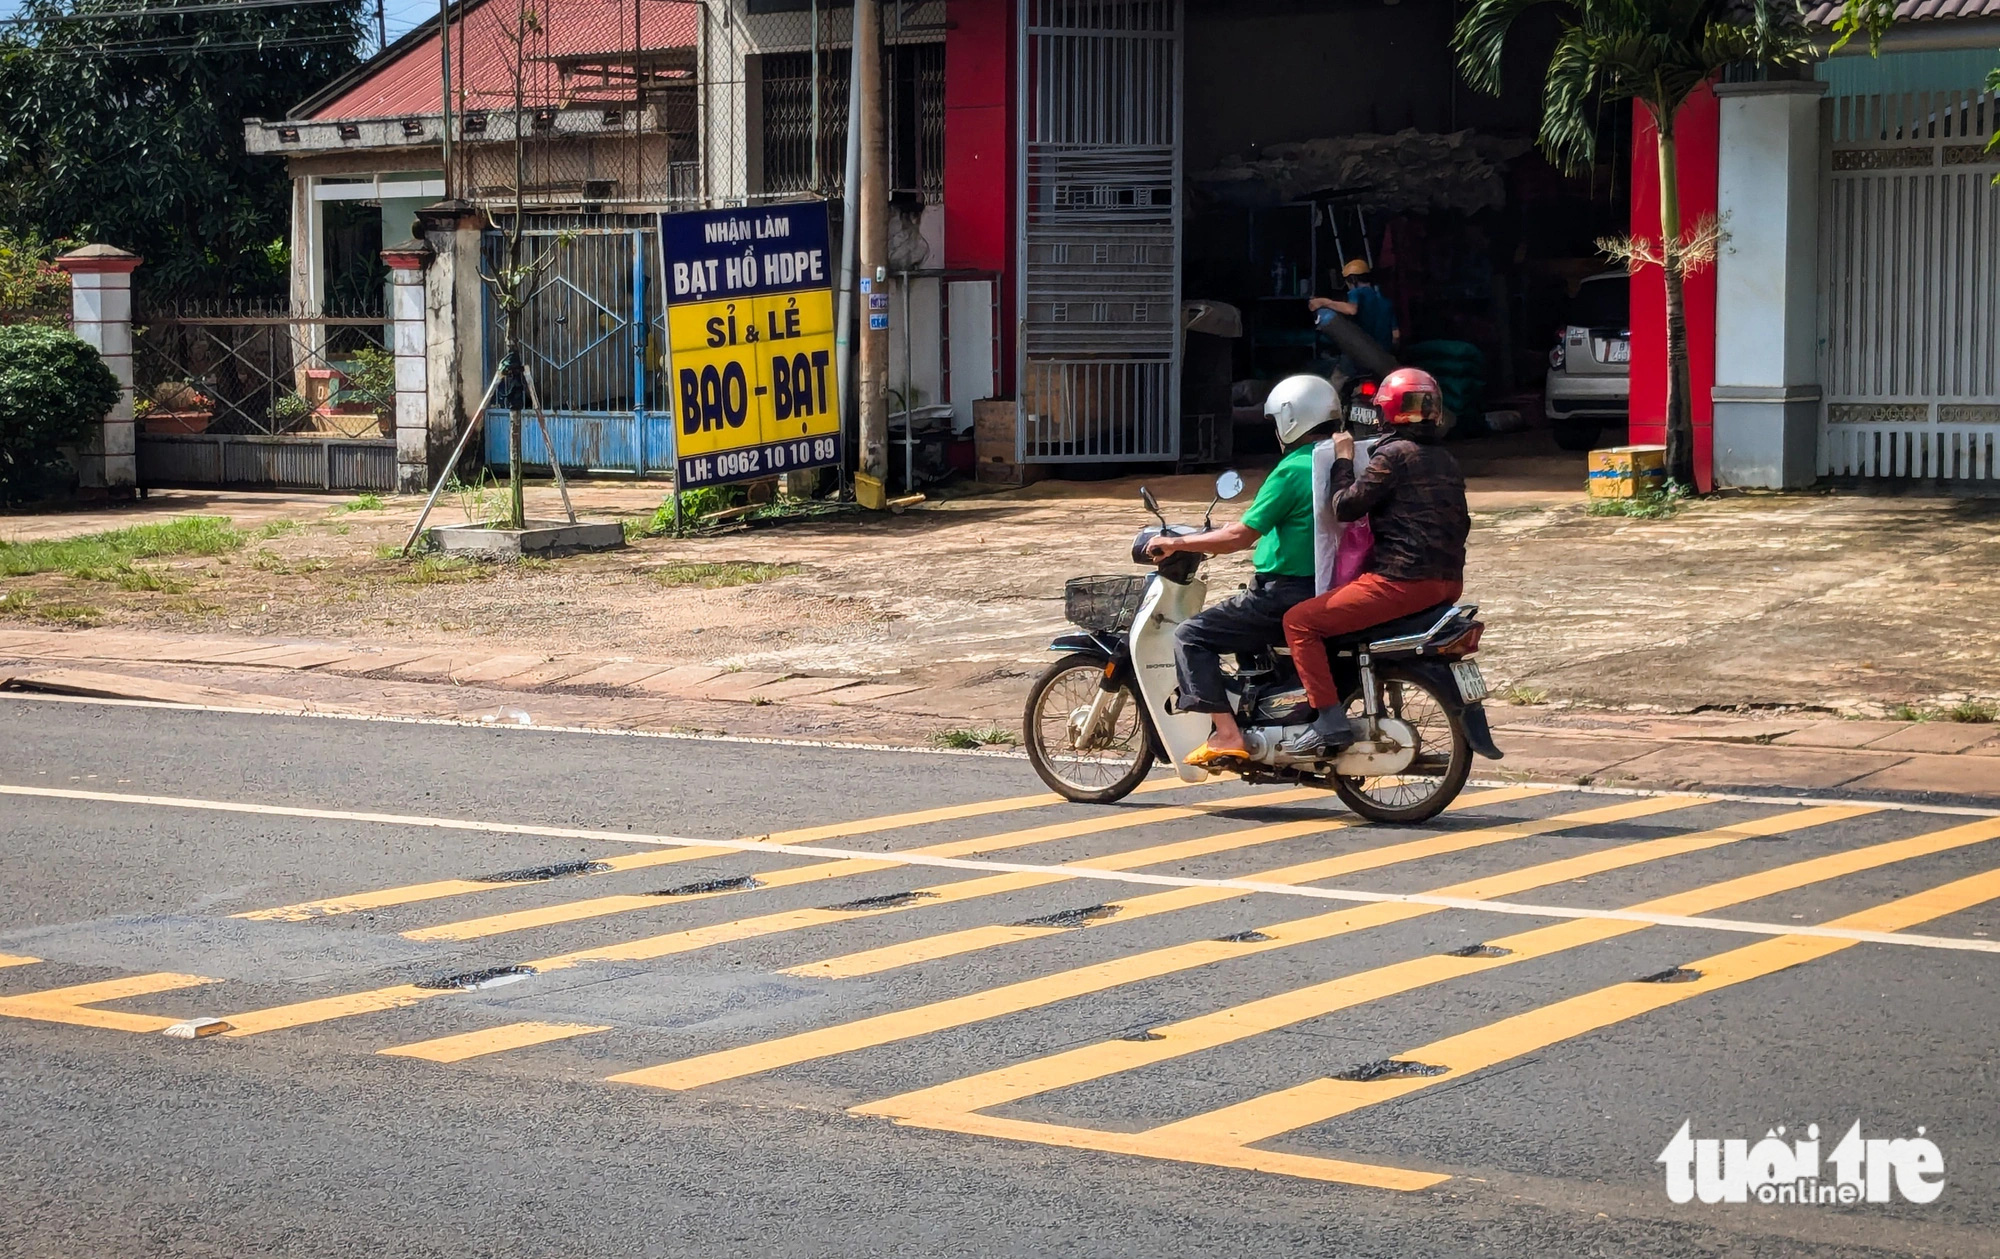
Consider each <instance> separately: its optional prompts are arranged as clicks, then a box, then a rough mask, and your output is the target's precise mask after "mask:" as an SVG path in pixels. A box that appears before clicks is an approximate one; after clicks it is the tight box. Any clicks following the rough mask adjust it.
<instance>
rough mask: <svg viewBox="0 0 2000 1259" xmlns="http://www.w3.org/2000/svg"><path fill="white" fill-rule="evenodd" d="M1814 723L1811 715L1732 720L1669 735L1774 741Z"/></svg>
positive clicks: (1729, 740) (1676, 737)
mask: <svg viewBox="0 0 2000 1259" xmlns="http://www.w3.org/2000/svg"><path fill="white" fill-rule="evenodd" d="M1811 724H1814V723H1813V720H1812V718H1810V717H1799V718H1794V719H1793V720H1791V721H1783V720H1775V719H1774V720H1768V721H1732V722H1728V723H1717V724H1715V725H1710V726H1704V727H1701V728H1698V729H1690V730H1688V731H1687V732H1685V733H1683V734H1674V735H1668V736H1667V737H1668V738H1673V739H1706V740H1708V741H1710V742H1712V743H1772V742H1775V741H1777V740H1778V739H1780V738H1783V737H1784V736H1785V735H1788V734H1791V733H1793V732H1795V731H1797V730H1799V729H1800V728H1802V727H1804V726H1807V725H1811Z"/></svg>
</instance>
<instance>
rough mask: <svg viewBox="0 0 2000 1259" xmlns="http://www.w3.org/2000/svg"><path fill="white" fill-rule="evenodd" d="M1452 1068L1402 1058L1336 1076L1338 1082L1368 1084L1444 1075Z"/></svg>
mask: <svg viewBox="0 0 2000 1259" xmlns="http://www.w3.org/2000/svg"><path fill="white" fill-rule="evenodd" d="M1449 1070H1451V1068H1450V1067H1440V1066H1436V1065H1434V1064H1432V1063H1428V1062H1409V1061H1406V1060H1405V1059H1402V1058H1383V1059H1380V1060H1378V1061H1376V1062H1364V1063H1362V1064H1361V1065H1360V1066H1358V1067H1355V1068H1354V1069H1353V1070H1351V1071H1343V1072H1341V1073H1340V1074H1339V1075H1336V1076H1334V1077H1333V1078H1334V1079H1336V1080H1352V1081H1354V1082H1355V1083H1357V1084H1366V1083H1368V1082H1369V1081H1371V1080H1400V1079H1403V1078H1405V1077H1408V1076H1426V1075H1443V1074H1444V1073H1445V1072H1447V1071H1449Z"/></svg>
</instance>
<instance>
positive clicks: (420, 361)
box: [382, 241, 431, 494]
mask: <svg viewBox="0 0 2000 1259" xmlns="http://www.w3.org/2000/svg"><path fill="white" fill-rule="evenodd" d="M430 257H431V247H430V246H429V245H426V244H423V243H422V242H420V241H408V242H406V243H404V244H401V245H397V246H395V247H394V248H391V249H385V250H383V251H382V261H383V262H385V263H387V264H388V267H389V282H390V285H391V289H390V292H391V300H390V310H389V316H390V318H391V319H393V320H395V324H394V327H395V332H394V334H393V337H392V339H391V342H390V346H389V348H390V351H391V352H392V353H393V354H394V355H395V356H396V488H397V489H398V490H399V491H401V492H402V493H405V494H422V493H424V492H425V491H427V490H429V489H430V487H431V432H430V411H431V398H430V372H429V366H428V362H427V356H428V355H429V352H430V341H429V336H428V334H427V332H426V322H425V317H424V264H425V263H426V262H428V261H430Z"/></svg>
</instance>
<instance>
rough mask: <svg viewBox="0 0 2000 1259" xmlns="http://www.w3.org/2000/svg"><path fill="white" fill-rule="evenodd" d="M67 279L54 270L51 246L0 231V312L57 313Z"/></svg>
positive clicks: (63, 300) (66, 303)
mask: <svg viewBox="0 0 2000 1259" xmlns="http://www.w3.org/2000/svg"><path fill="white" fill-rule="evenodd" d="M68 306H69V277H68V276H66V275H64V274H63V273H62V272H60V271H58V270H56V268H55V246H53V245H50V244H49V243H48V242H46V241H44V240H43V239H42V238H41V237H39V236H37V235H35V234H34V233H33V232H29V233H27V234H26V235H21V234H19V233H17V232H12V231H9V230H8V229H7V228H5V227H0V311H48V312H60V311H62V310H64V309H66V308H67V307H68Z"/></svg>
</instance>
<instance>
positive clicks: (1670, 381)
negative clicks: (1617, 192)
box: [1452, 0, 1813, 485]
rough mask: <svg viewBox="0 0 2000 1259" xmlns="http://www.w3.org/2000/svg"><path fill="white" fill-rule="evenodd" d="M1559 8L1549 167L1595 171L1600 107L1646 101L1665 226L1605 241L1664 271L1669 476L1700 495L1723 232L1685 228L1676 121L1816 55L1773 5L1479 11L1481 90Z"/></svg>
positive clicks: (1468, 28) (1709, 0)
mask: <svg viewBox="0 0 2000 1259" xmlns="http://www.w3.org/2000/svg"><path fill="white" fill-rule="evenodd" d="M1542 3H1553V4H1555V5H1557V6H1558V8H1560V9H1561V10H1563V11H1564V15H1565V16H1564V18H1563V22H1562V29H1561V33H1560V34H1559V35H1558V37H1557V39H1556V45H1555V51H1554V53H1553V54H1552V55H1551V57H1550V59H1549V71H1548V78H1547V80H1546V82H1545V83H1544V85H1543V88H1542V121H1541V135H1540V143H1541V147H1542V151H1543V152H1544V153H1546V154H1547V155H1548V157H1549V160H1550V161H1551V162H1553V163H1555V164H1556V165H1558V166H1560V167H1562V168H1564V169H1565V170H1569V171H1576V170H1580V169H1583V168H1586V167H1588V166H1589V165H1590V163H1591V162H1592V161H1593V160H1594V159H1595V157H1596V152H1597V127H1596V113H1597V106H1598V105H1600V104H1604V103H1610V102H1616V101H1628V100H1629V101H1637V102H1638V103H1639V104H1640V105H1641V106H1642V107H1644V109H1645V110H1646V113H1647V114H1648V115H1649V116H1650V118H1651V119H1652V122H1653V126H1654V130H1655V134H1656V136H1657V146H1658V150H1659V151H1658V158H1659V170H1660V225H1659V238H1658V240H1657V241H1649V240H1646V239H1643V238H1640V237H1633V238H1626V239H1619V240H1607V241H1601V242H1599V243H1600V244H1601V245H1602V246H1604V247H1605V249H1606V250H1607V252H1609V253H1611V254H1612V255H1613V256H1615V257H1618V258H1620V260H1621V261H1623V262H1625V264H1626V265H1627V267H1629V268H1631V269H1634V270H1636V269H1638V268H1639V267H1641V266H1644V265H1649V264H1651V265H1657V266H1659V268H1660V269H1661V271H1662V273H1663V274H1664V275H1665V278H1666V314H1667V406H1666V419H1667V475H1668V476H1669V477H1671V478H1672V479H1673V480H1675V481H1677V482H1679V483H1681V484H1683V485H1693V484H1694V419H1693V414H1692V411H1691V410H1690V406H1689V403H1690V397H1689V395H1690V394H1691V392H1692V389H1691V386H1690V383H1689V379H1688V354H1687V309H1686V304H1685V302H1684V301H1683V300H1682V287H1683V281H1684V280H1685V278H1686V275H1687V273H1688V271H1689V270H1691V269H1692V268H1694V267H1698V266H1701V265H1703V264H1704V263H1706V262H1709V261H1712V260H1713V258H1714V251H1715V241H1716V235H1717V233H1716V227H1715V224H1714V223H1713V222H1712V221H1710V222H1706V223H1700V224H1695V225H1693V227H1692V230H1690V227H1689V225H1687V224H1685V223H1683V222H1682V217H1681V204H1680V180H1679V176H1678V169H1677V166H1676V164H1675V157H1674V153H1675V148H1674V120H1675V118H1676V116H1677V115H1678V114H1679V113H1680V108H1681V106H1682V105H1683V104H1685V103H1686V102H1687V98H1688V96H1689V95H1690V94H1692V93H1693V92H1694V91H1695V89H1697V88H1699V87H1700V86H1701V85H1702V84H1703V83H1706V82H1707V81H1708V80H1710V79H1712V78H1714V77H1715V76H1716V75H1717V74H1718V73H1719V72H1720V71H1721V70H1722V69H1723V67H1725V66H1728V65H1732V64H1735V63H1739V62H1742V63H1750V64H1754V65H1764V66H1781V65H1798V64H1803V63H1805V62H1807V61H1809V60H1810V59H1811V57H1812V55H1813V51H1812V41H1811V38H1810V36H1809V35H1808V33H1807V31H1806V29H1805V24H1804V22H1803V21H1802V20H1801V18H1800V17H1799V15H1798V10H1797V9H1796V8H1794V7H1792V6H1790V5H1786V4H1783V3H1782V0H1779V2H1774V0H1473V4H1472V7H1471V8H1470V9H1468V10H1467V11H1466V13H1465V15H1464V16H1463V17H1461V18H1460V19H1459V23H1458V29H1457V32H1456V33H1455V35H1454V37H1453V40H1452V47H1453V48H1454V50H1455V51H1456V52H1457V53H1458V57H1459V68H1460V70H1461V71H1462V72H1463V73H1464V75H1465V78H1466V81H1467V82H1468V83H1470V84H1471V85H1472V86H1473V87H1474V88H1476V89H1478V90H1480V91H1484V92H1489V93H1492V94H1494V95H1498V94H1499V92H1500V61H1501V53H1502V51H1503V50H1504V48H1505V45H1506V42H1507V35H1508V33H1509V32H1510V31H1511V30H1512V29H1513V25H1514V20H1515V19H1516V18H1517V17H1519V16H1520V15H1521V14H1522V13H1524V12H1526V11H1527V10H1528V9H1529V8H1531V7H1533V6H1535V5H1537V4H1542Z"/></svg>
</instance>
